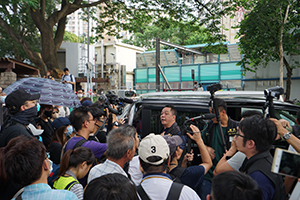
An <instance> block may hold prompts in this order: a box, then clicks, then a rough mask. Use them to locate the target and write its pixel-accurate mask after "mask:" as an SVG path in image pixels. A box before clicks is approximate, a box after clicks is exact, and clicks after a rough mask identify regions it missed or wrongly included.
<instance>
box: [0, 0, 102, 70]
mask: <svg viewBox="0 0 300 200" xmlns="http://www.w3.org/2000/svg"><path fill="white" fill-rule="evenodd" d="M104 1H106V0H99V1H94V2H92V3H90V4H88V3H87V1H83V0H55V1H46V0H23V1H17V0H7V1H1V3H0V12H1V13H3V15H0V26H1V28H2V30H0V31H1V36H2V35H5V34H6V35H5V36H6V37H10V38H11V39H12V40H13V41H14V42H13V43H14V44H15V46H17V48H19V47H22V49H23V50H24V52H25V53H26V55H27V57H28V58H29V59H30V61H31V62H32V63H34V64H35V65H36V66H37V67H38V69H39V70H40V72H41V74H44V73H45V71H46V69H50V70H53V69H58V60H57V50H58V49H59V47H60V45H61V43H62V41H63V37H64V33H65V26H66V20H67V16H68V15H70V14H71V13H73V12H75V11H76V10H78V9H81V8H86V7H93V6H96V5H98V4H101V3H102V2H104ZM56 6H58V7H60V8H57V7H56ZM53 29H55V31H54V32H53ZM2 31H3V32H2ZM37 38H38V41H37V40H36V39H37ZM12 47H14V46H12ZM11 49H13V48H11ZM22 55H23V54H22Z"/></svg>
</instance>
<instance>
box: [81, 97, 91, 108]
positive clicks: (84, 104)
mask: <svg viewBox="0 0 300 200" xmlns="http://www.w3.org/2000/svg"><path fill="white" fill-rule="evenodd" d="M92 104H93V102H92V101H91V100H88V99H87V100H85V101H84V102H82V104H81V105H82V106H86V107H90V106H91V105H92Z"/></svg>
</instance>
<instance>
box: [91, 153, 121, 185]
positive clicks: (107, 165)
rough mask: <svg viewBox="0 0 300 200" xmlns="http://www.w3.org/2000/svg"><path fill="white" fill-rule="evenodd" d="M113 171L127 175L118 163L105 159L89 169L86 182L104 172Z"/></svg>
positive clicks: (104, 173)
mask: <svg viewBox="0 0 300 200" xmlns="http://www.w3.org/2000/svg"><path fill="white" fill-rule="evenodd" d="M113 173H118V174H122V175H123V176H126V177H127V174H126V172H125V171H124V170H123V168H122V167H121V166H120V165H118V164H117V163H115V162H113V161H110V160H109V159H107V160H106V161H105V162H104V163H102V164H98V165H96V166H94V167H93V168H92V169H91V171H90V173H89V177H88V183H89V182H91V181H92V180H93V179H95V178H98V177H100V176H103V175H106V174H113Z"/></svg>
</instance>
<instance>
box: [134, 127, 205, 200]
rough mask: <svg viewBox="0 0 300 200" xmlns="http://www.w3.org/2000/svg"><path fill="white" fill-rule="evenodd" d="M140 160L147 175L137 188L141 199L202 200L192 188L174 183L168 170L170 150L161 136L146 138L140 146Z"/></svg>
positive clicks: (151, 135)
mask: <svg viewBox="0 0 300 200" xmlns="http://www.w3.org/2000/svg"><path fill="white" fill-rule="evenodd" d="M138 152H139V159H140V162H141V166H142V168H143V170H144V171H145V173H146V174H145V175H144V177H143V179H142V181H141V184H140V186H138V187H137V191H138V196H139V199H144V198H145V199H146V198H147V197H148V199H167V197H169V198H170V199H180V200H185V199H187V200H193V199H200V198H199V196H198V195H197V193H196V192H195V191H194V190H193V189H191V188H190V187H188V186H186V185H183V184H181V183H175V182H174V183H173V181H172V178H171V176H170V175H168V174H167V173H166V169H167V167H168V166H169V164H170V158H171V156H170V148H169V146H168V143H167V141H166V140H165V139H164V138H163V136H161V135H155V134H154V133H151V134H149V135H148V136H146V137H145V138H144V139H143V140H142V141H141V143H140V146H139V150H138Z"/></svg>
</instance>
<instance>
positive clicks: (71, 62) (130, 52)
mask: <svg viewBox="0 0 300 200" xmlns="http://www.w3.org/2000/svg"><path fill="white" fill-rule="evenodd" d="M101 49H102V45H101V44H97V45H90V48H89V51H90V52H89V62H90V63H91V64H92V75H93V78H102V76H101V75H102V73H101V72H102V67H101V66H102V63H103V78H106V79H107V78H108V79H109V80H110V84H111V88H110V87H105V88H104V89H106V90H107V89H130V88H133V85H134V69H135V68H136V57H137V54H141V53H142V52H143V51H144V50H143V49H142V48H139V47H135V46H132V45H128V44H124V43H121V42H118V41H114V42H111V43H104V44H103V53H102V50H101ZM57 55H58V60H59V68H60V69H61V70H63V69H64V68H65V67H67V68H69V70H70V73H71V74H73V75H74V76H75V77H78V78H83V77H86V76H87V66H86V63H87V45H86V44H81V43H70V42H63V43H62V45H61V47H60V49H59V50H58V53H57ZM79 80H82V79H79ZM81 86H82V87H83V88H85V89H86V88H87V86H86V85H85V84H84V83H82V84H81ZM94 87H96V85H95V84H94Z"/></svg>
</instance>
